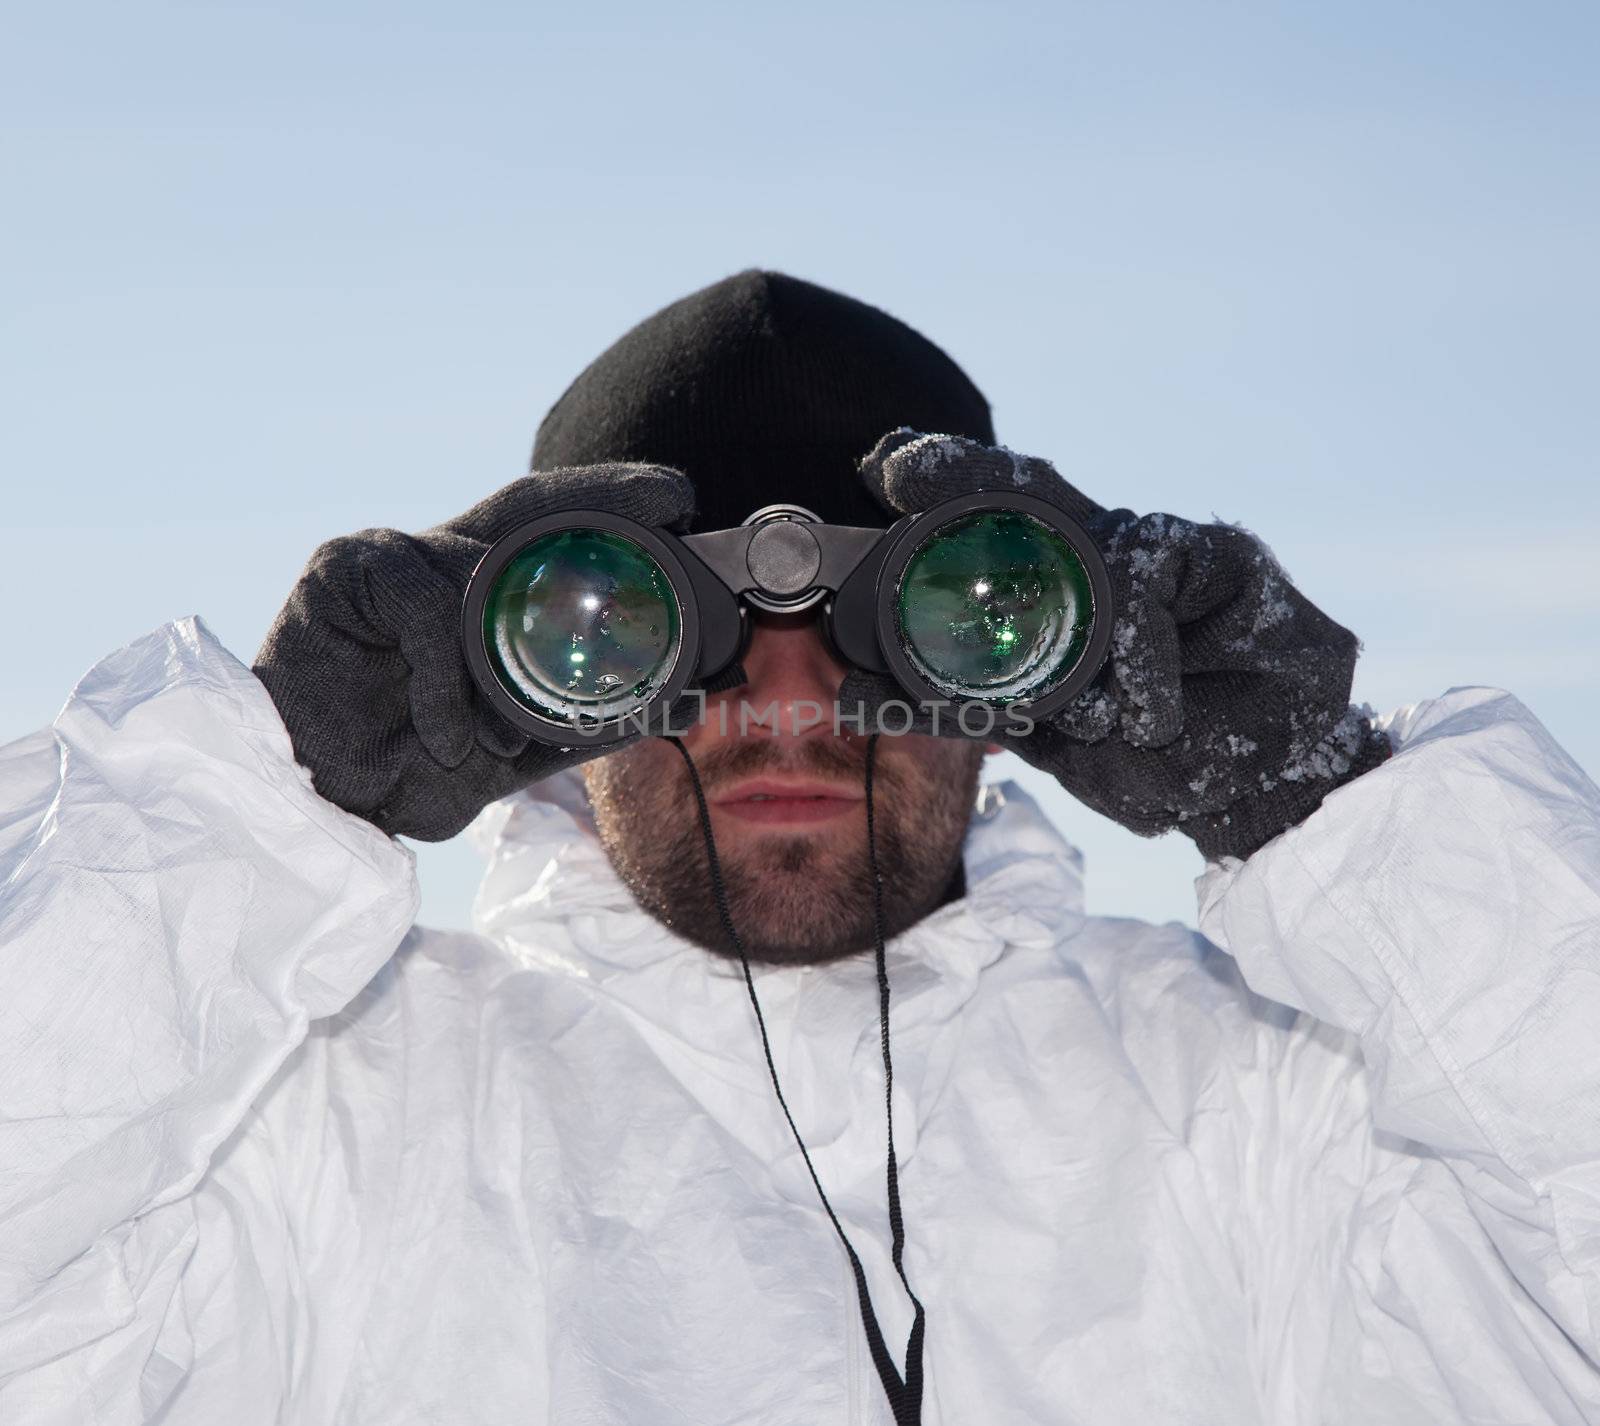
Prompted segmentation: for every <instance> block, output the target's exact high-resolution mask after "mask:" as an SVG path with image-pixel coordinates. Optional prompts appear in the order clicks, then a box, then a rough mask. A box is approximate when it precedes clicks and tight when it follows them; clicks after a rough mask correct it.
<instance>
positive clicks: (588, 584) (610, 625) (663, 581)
mask: <svg viewBox="0 0 1600 1426" xmlns="http://www.w3.org/2000/svg"><path fill="white" fill-rule="evenodd" d="M483 633H484V646H485V648H486V649H487V650H488V652H489V658H490V662H491V665H492V666H493V669H494V672H495V675H496V677H497V678H498V679H499V681H500V682H501V683H502V684H503V685H504V686H505V687H506V688H507V690H508V691H510V692H511V693H512V694H513V695H514V696H515V697H516V698H517V699H518V700H519V701H520V702H522V703H523V704H524V705H526V706H527V707H528V708H530V709H532V710H533V711H534V712H535V713H538V714H541V715H543V716H544V717H547V718H554V719H558V720H560V721H562V722H588V721H591V720H594V719H603V718H616V717H620V716H623V715H625V714H627V713H629V712H631V711H632V710H633V709H634V708H636V707H638V706H639V705H640V704H641V703H642V702H644V701H645V700H646V699H648V698H650V697H651V696H652V695H653V694H654V693H655V692H656V691H657V690H658V689H660V687H661V686H662V685H663V684H664V683H665V682H666V680H667V677H668V675H669V674H670V673H671V672H672V669H673V665H674V664H676V663H677V661H678V653H679V649H680V647H681V643H682V619H681V615H680V612H679V606H678V598H677V595H676V594H674V593H673V589H672V584H671V582H670V581H669V580H668V578H667V576H666V572H665V571H664V570H663V569H662V568H661V566H660V565H659V564H657V563H656V561H655V560H654V559H653V558H652V557H651V556H650V555H649V554H648V553H647V552H646V551H645V549H644V548H643V547H642V546H641V545H639V544H637V543H635V542H634V541H633V540H630V539H628V538H627V537H626V536H624V535H617V534H612V533H610V532H609V531H605V530H592V529H568V530H556V531H553V532H552V533H550V534H547V535H543V536H540V537H539V538H538V539H536V540H534V541H533V542H532V543H531V544H529V545H528V546H527V547H526V548H525V549H523V550H522V551H520V552H519V553H518V554H517V556H516V557H515V558H514V559H513V560H512V561H511V563H510V564H508V565H507V566H506V567H505V569H504V570H503V571H502V572H501V573H500V574H499V576H498V577H497V578H496V579H495V581H494V586H493V588H492V589H491V590H490V592H489V596H488V599H487V601H486V603H485V604H484V610H483Z"/></svg>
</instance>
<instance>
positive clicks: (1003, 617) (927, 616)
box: [895, 510, 1094, 703]
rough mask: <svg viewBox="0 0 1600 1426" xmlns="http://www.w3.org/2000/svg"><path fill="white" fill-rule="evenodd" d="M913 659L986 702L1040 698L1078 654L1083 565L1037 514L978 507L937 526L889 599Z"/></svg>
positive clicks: (1085, 622) (1089, 606) (929, 673)
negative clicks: (895, 597) (892, 603)
mask: <svg viewBox="0 0 1600 1426" xmlns="http://www.w3.org/2000/svg"><path fill="white" fill-rule="evenodd" d="M895 615H896V622H897V625H898V628H899V632H900V639H901V644H902V646H903V647H904V649H905V651H906V654H907V656H908V657H909V658H910V660H911V663H912V666H913V667H914V668H915V669H916V670H917V671H918V672H919V673H920V674H921V675H922V676H923V677H924V678H926V679H927V680H928V682H929V683H931V684H932V685H933V686H934V687H935V688H937V689H938V690H939V691H940V692H942V693H944V694H946V695H948V696H950V697H952V698H962V699H981V700H983V701H984V702H987V703H1012V702H1016V701H1018V700H1020V699H1027V700H1033V699H1037V698H1042V697H1043V696H1044V695H1045V694H1047V693H1049V692H1050V691H1051V690H1052V689H1054V688H1057V687H1059V686H1060V684H1061V682H1062V681H1063V680H1064V679H1065V678H1066V677H1067V675H1068V674H1070V673H1071V672H1072V670H1073V668H1074V667H1075V666H1076V665H1077V662H1078V660H1079V658H1081V657H1082V655H1083V651H1084V647H1085V646H1086V645H1087V643H1088V641H1089V630H1090V626H1091V624H1092V623H1093V620H1094V595H1093V592H1092V590H1091V588H1090V584H1089V574H1088V571H1087V570H1086V569H1085V568H1084V566H1083V561H1082V560H1080V559H1079V558H1078V555H1077V552H1076V551H1075V550H1074V549H1073V548H1072V546H1071V545H1070V544H1068V543H1067V541H1066V540H1065V539H1063V538H1062V537H1061V536H1060V535H1059V534H1057V533H1056V532H1055V531H1054V530H1052V529H1051V528H1050V527H1049V526H1048V525H1046V524H1045V523H1044V522H1043V521H1041V520H1036V519H1035V518H1034V517H1033V516H1032V515H1025V514H1023V513H1021V512H1020V511H1016V510H982V511H978V512H977V513H975V514H972V515H962V516H959V517H957V518H956V519H954V520H952V521H950V522H949V523H948V524H946V525H941V526H940V527H939V528H938V529H937V530H935V531H934V532H933V534H932V535H930V536H929V537H928V538H927V539H926V540H924V541H923V543H922V545H921V546H920V547H919V548H918V549H917V551H916V552H915V553H914V554H913V555H912V556H911V558H910V560H909V561H908V562H907V563H906V567H905V572H904V573H903V574H902V575H901V576H900V587H899V591H898V596H897V599H896V604H895Z"/></svg>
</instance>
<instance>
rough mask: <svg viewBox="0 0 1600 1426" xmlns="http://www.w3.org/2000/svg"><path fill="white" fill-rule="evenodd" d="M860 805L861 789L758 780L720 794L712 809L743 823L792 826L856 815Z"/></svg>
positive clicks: (749, 780) (715, 799) (755, 779)
mask: <svg viewBox="0 0 1600 1426" xmlns="http://www.w3.org/2000/svg"><path fill="white" fill-rule="evenodd" d="M861 801H862V794H861V792H860V791H859V790H858V789H852V788H849V787H845V786H841V785H839V784H837V783H828V782H802V781H791V780H788V779H784V778H774V777H757V778H750V779H747V780H746V781H743V782H737V783H735V784H734V785H733V786H732V787H730V788H728V789H727V791H725V792H719V793H718V794H716V796H714V797H713V798H712V799H711V805H712V806H713V807H714V808H716V809H717V810H718V811H719V812H726V813H727V814H728V815H729V816H730V817H737V818H738V819H739V820H740V821H741V822H760V823H767V824H769V825H770V824H785V825H789V824H795V823H806V822H829V821H832V820H833V819H834V818H835V817H843V816H845V815H846V814H847V813H851V812H855V811H856V810H857V809H859V807H860V806H861Z"/></svg>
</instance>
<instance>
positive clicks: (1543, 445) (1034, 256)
mask: <svg viewBox="0 0 1600 1426" xmlns="http://www.w3.org/2000/svg"><path fill="white" fill-rule="evenodd" d="M1597 74H1600V7H1596V6H1594V5H1590V4H1572V5H1560V4H1538V3H1534V4H1524V5H1517V6H1512V5H1504V4H1448V5H1445V4H1435V5H1428V4H1394V3H1385V4H1350V3H1341V4H1338V5H1285V6H1267V5H1245V4H1222V3H1218V4H1194V3H1191V4H1118V5H1110V4H1106V5H1082V4H1071V3H1050V4H993V3H991V4H985V5H977V4H972V5H964V6H960V5H950V4H939V3H922V4H918V5H916V6H911V5H904V6H872V5H866V6H862V5H858V4H850V5H844V4H833V3H821V4H819V3H807V4H806V5H804V6H793V7H786V8H785V10H784V11H782V12H781V13H780V12H779V11H778V10H777V8H776V7H760V6H755V7H752V6H748V5H736V4H731V3H730V4H725V5H708V4H694V3H677V4H673V5H648V6H647V5H639V4H629V3H623V4H610V5H605V6H580V5H573V4H566V5H561V6H559V7H558V6H552V5H540V4H522V5H513V4H509V3H484V0H465V3H459V2H458V3H452V4H449V5H446V4H443V3H435V4H430V5H416V4H409V3H404V0H400V2H399V3H396V0H386V3H384V4H381V5H380V4H376V3H373V4H352V3H337V0H335V3H322V4H316V5H286V4H281V3H278V4H273V5H270V6H269V5H264V4H260V5H238V4H226V3H223V4H215V3H208V4H200V3H191V4H160V3H149V4H140V5H111V4H105V3H95V4H86V5H74V6H61V5H56V6H49V5H31V6H26V7H23V6H17V7H13V8H12V9H11V10H10V12H9V13H8V22H7V25H6V40H5V43H4V46H3V53H0V115H3V126H4V172H3V189H0V191H3V194H4V200H3V201H4V210H5V211H4V219H3V222H0V329H3V333H4V339H3V344H0V486H3V489H4V495H5V499H4V505H3V508H0V600H3V603H0V608H3V610H4V614H3V616H0V740H4V739H9V738H11V737H14V736H17V735H20V734H22V733H24V732H26V731H28V730H30V729H32V728H34V727H37V726H39V725H41V724H43V723H45V722H47V721H48V720H49V719H50V718H51V716H52V715H53V714H54V712H55V711H56V709H57V708H58V707H59V705H60V703H61V701H62V699H63V698H64V697H65V695H66V694H67V692H68V690H69V689H70V688H71V686H72V684H73V682H74V680H75V679H76V678H77V677H78V676H79V675H80V674H81V673H82V672H83V671H84V670H85V669H86V668H87V667H88V666H89V665H90V664H92V663H93V662H94V661H95V660H96V659H97V658H99V657H100V656H101V655H103V654H105V653H106V652H108V651H110V650H112V649H114V648H116V647H118V646H119V645H121V644H123V643H125V642H127V641H128V640H129V639H131V638H134V637H136V636H137V635H139V634H141V633H143V632H144V631H146V630H148V629H150V628H153V627H154V626H155V625H157V624H159V623H161V622H162V621H164V620H167V619H170V618H173V617H176V616H180V615H184V614H188V613H199V614H201V615H203V616H204V617H205V618H206V620H207V621H208V622H209V623H210V625H211V627H212V628H213V629H214V630H215V631H216V632H217V633H218V634H219V635H220V636H221V638H222V639H223V640H224V642H226V643H227V645H228V646H229V647H230V648H231V649H233V650H234V652H235V653H237V654H238V655H239V656H240V657H241V658H242V659H245V660H246V661H248V660H249V658H250V656H251V655H252V653H253V652H254V650H255V648H256V646H257V644H258V642H259V640H260V638H261V636H262V634H263V633H264V631H265V629H266V627H267V624H268V623H269V621H270V620H271V618H272V615H273V613H274V612H275V610H276V609H277V607H278V605H279V604H280V603H281V601H282V599H283V597H284V595H285V593H286V592H287V591H288V588H289V586H290V584H291V583H292V582H293V580H294V578H295V576H296V574H297V573H298V571H299V569H300V567H301V565H302V564H303V562H304V560H305V558H306V556H307V554H308V553H309V552H310V550H311V549H312V548H313V547H314V546H315V545H316V544H317V543H318V542H320V541H321V540H323V539H325V538H327V537H329V536H331V535H334V534H339V533H342V532H345V531H347V530H352V529H357V528H360V527H362V526H367V525H393V526H398V527H400V528H405V529H414V528H418V527H421V526H425V525H428V524H432V523H434V522H436V521H438V520H440V519H443V518H446V517H448V516H450V515H452V514H454V513H456V512H458V511H459V510H460V509H462V508H463V507H465V506H466V505H468V504H470V503H472V502H473V501H474V500H476V499H478V498H479V497H480V496H482V495H484V494H487V493H488V492H489V491H491V490H493V489H495V488H496V487H498V486H499V485H501V484H503V483H504V482H505V481H507V480H509V479H511V478H513V477H515V476H516V475H518V474H520V473H521V471H522V470H523V468H524V465H525V461H526V455H527V450H528V447H529V444H530V441H531V438H532V434H533V430H534V427H535V426H536V425H537V423H538V420H539V418H540V416H541V415H542V414H543V413H544V411H545V410H546V408H547V407H548V406H549V405H550V403H551V402H552V401H553V400H554V399H555V398H556V396H558V395H559V394H560V392H561V391H562V389H563V388H564V387H565V386H566V384H567V382H568V381H569V380H570V379H571V378H572V376H573V375H575V374H576V373H577V371H578V370H579V369H580V368H581V367H582V366H583V365H584V364H586V363H587V362H588V361H589V360H590V358H592V357H593V356H595V355H596V354H597V353H598V352H599V351H600V350H601V349H602V348H603V347H605V346H606V345H607V344H608V343H609V342H611V341H612V340H613V339H614V338H615V337H616V336H618V335H619V334H620V333H621V332H622V331H623V330H625V329H626V328H627V327H628V326H630V325H632V323H634V322H635V321H637V320H638V319H639V318H641V317H643V316H645V315H646V314H648V313H649V312H651V311H654V310H655V309H656V308H658V307H660V306H662V305H663V304H665V303H666V302H668V301H671V300H672V299H674V298H676V297H679V296H681V295H683V294H684V293H686V292H689V291H691V290H693V289H695V288H697V287H700V286H702V285H704V284H706V283H708V282H711V281H714V280H716V279H718V278H720V277H723V276H726V275H727V274H728V273H730V272H734V271H737V270H738V269H740V268H744V267H750V266H762V267H771V268H777V269H779V270H782V271H786V272H790V273H793V274H795V275H797V276H801V277H806V278H809V279H812V280H814V281H818V282H822V283H824V284H827V285H829V286H833V287H837V288H840V289H842V290H843V291H846V292H848V293H850V294H852V295H854V296H858V297H861V298H864V299H866V300H868V301H870V302H873V303H876V304H877V305H879V306H882V307H885V308H887V309H888V310H889V311H891V312H893V313H895V314H896V315H897V316H900V317H902V318H904V319H905V320H907V321H909V322H910V323H912V325H914V326H916V327H918V328H919V329H921V330H923V331H924V332H926V333H927V334H928V335H929V336H930V337H932V338H933V339H934V340H935V341H937V342H939V343H940V344H941V345H943V346H944V347H945V348H946V349H947V350H948V351H949V352H950V353H951V354H952V355H953V356H954V357H955V358H956V360H957V361H959V362H960V363H961V364H962V365H963V366H964V367H965V368H966V370H967V371H968V372H969V374H970V375H971V376H972V377H973V378H974V379H975V380H976V381H977V382H978V384H979V385H980V386H981V387H982V388H983V389H984V391H985V392H986V393H987V395H988V396H989V398H990V400H991V402H992V404H993V407H994V412H995V419H996V425H997V429H998V431H999V434H1000V437H1001V439H1002V440H1003V441H1005V442H1006V443H1007V444H1008V445H1011V446H1013V447H1014V448H1016V449H1019V450H1023V451H1027V452H1030V453H1034V454H1039V455H1044V456H1048V457H1050V458H1051V459H1053V460H1054V461H1055V462H1056V463H1057V465H1058V466H1059V467H1060V468H1061V469H1062V471H1063V472H1064V473H1066V474H1067V475H1068V476H1069V477H1070V478H1071V479H1073V480H1074V481H1075V482H1076V483H1078V484H1079V485H1080V486H1081V487H1082V488H1083V489H1085V490H1086V491H1087V492H1088V493H1090V494H1092V495H1094V496H1095V497H1097V498H1098V499H1099V500H1101V501H1102V502H1104V503H1107V504H1125V505H1130V506H1133V507H1135V508H1137V509H1140V510H1156V509H1161V510H1170V511H1174V512H1176V513H1179V514H1184V515H1189V516H1193V517H1196V518H1201V519H1205V518H1210V517H1211V516H1213V515H1215V516H1218V517H1220V518H1224V519H1228V520H1234V521H1239V522H1242V523H1244V524H1245V525H1247V526H1249V527H1250V528H1251V529H1253V530H1255V531H1256V532H1257V533H1258V534H1260V535H1261V536H1262V537H1263V538H1264V539H1266V540H1267V542H1268V543H1269V544H1270V545H1272V547H1273V548H1274V550H1275V551H1276V553H1277V554H1278V556H1279V558H1280V559H1281V560H1282V561H1283V563H1284V564H1285V565H1286V566H1287V568H1288V570H1289V572H1290V574H1291V575H1292V576H1293V577H1294V578H1295V580H1296V582H1297V583H1298V584H1299V585H1300V586H1301V587H1302V588H1303V589H1304V590H1305V591H1306V592H1307V593H1308V594H1309V595H1310V596H1311V597H1312V598H1313V599H1314V600H1315V601H1316V602H1317V603H1319V604H1320V605H1322V606H1323V607H1324V608H1325V609H1326V610H1327V611H1328V612H1329V613H1331V614H1332V615H1333V616H1334V617H1336V618H1338V619H1339V620H1340V621H1341V622H1343V623H1345V624H1347V625H1349V626H1350V627H1351V628H1353V629H1355V630H1356V631H1357V633H1359V634H1360V635H1361V636H1362V638H1363V639H1364V641H1365V645H1366V651H1365V654H1364V657H1363V661H1362V664H1361V667H1360V671H1359V673H1358V677H1357V686H1356V694H1357V697H1358V699H1365V700H1370V701H1371V702H1372V703H1373V704H1374V705H1375V706H1377V707H1380V708H1387V707H1393V706H1396V705H1398V704H1402V703H1409V702H1414V701H1417V700H1420V699H1424V698H1429V697H1432V696H1435V695H1437V694H1438V693H1440V692H1442V691H1443V690H1445V689H1447V688H1450V687H1452V686H1454V685H1459V684H1473V683H1487V684H1494V685H1498V686H1501V687H1505V688H1509V689H1511V690H1512V691H1513V692H1515V693H1516V694H1518V695H1519V696H1520V697H1521V698H1522V699H1523V700H1524V701H1525V702H1527V703H1528V704H1530V705H1531V707H1532V708H1533V709H1534V711H1535V712H1536V713H1537V714H1538V715H1539V716H1540V717H1541V718H1542V719H1543V720H1544V721H1545V722H1546V724H1547V725H1548V726H1549V727H1550V728H1551V729H1552V730H1553V731H1554V732H1555V733H1556V735H1557V736H1558V737H1559V738H1560V739H1561V741H1562V742H1563V743H1564V744H1565V745H1566V746H1567V747H1568V749H1569V750H1570V751H1571V752H1572V753H1573V754H1574V756H1576V757H1577V758H1578V760H1579V761H1580V762H1581V763H1582V764H1583V765H1584V766H1585V767H1586V768H1588V769H1589V771H1590V772H1591V773H1594V772H1596V771H1600V720H1597V718H1596V707H1595V705H1596V701H1597V695H1600V646H1597V636H1600V563H1597V556H1596V551H1597V548H1600V488H1597V486H1600V483H1597V481H1596V474H1597V469H1596V467H1597V460H1596V450H1597V447H1600V399H1597V398H1600V383H1597V379H1596V378H1597V360H1596V332H1597V330H1600V280H1597V278H1596V267H1597V263H1596V254H1597V253H1600V193H1597V178H1596V175H1597V173H1600V90H1597V85H1600V81H1597V79H1596V75H1597ZM1036 785H1037V782H1036ZM1047 800H1048V803H1049V806H1050V808H1051V811H1052V813H1053V814H1054V815H1055V816H1056V818H1057V820H1058V821H1059V822H1060V824H1061V825H1062V827H1063V828H1064V830H1065V831H1066V833H1067V835H1068V836H1069V837H1070V838H1071V839H1072V840H1073V841H1074V842H1076V843H1077V844H1078V845H1079V846H1080V847H1082V848H1083V849H1084V851H1085V854H1086V857H1087V859H1088V864H1089V865H1088V895H1089V901H1090V907H1091V909H1092V910H1096V911H1101V912H1108V913H1115V914H1127V915H1138V916H1144V917H1149V918H1152V919H1157V920H1160V919H1165V918H1167V917H1178V918H1182V919H1185V920H1191V921H1192V919H1193V890H1192V886H1191V880H1192V878H1193V876H1194V875H1195V874H1196V873H1197V872H1198V871H1199V865H1200V864H1199V858H1198V855H1197V854H1196V853H1195V852H1194V851H1193V849H1192V847H1191V846H1190V844H1189V843H1188V842H1187V841H1185V840H1184V839H1182V838H1180V837H1177V836H1171V837H1167V838H1164V839H1161V840H1159V841H1156V842H1143V841H1140V840H1138V839H1136V838H1134V837H1132V836H1130V835H1128V834H1126V833H1124V832H1122V831H1121V830H1120V829H1119V828H1116V827H1115V826H1113V825H1111V824H1110V823H1107V822H1105V821H1103V820H1102V819H1100V818H1099V817H1097V816H1095V815H1094V814H1092V813H1090V812H1088V811H1087V810H1086V809H1084V808H1082V807H1081V806H1079V805H1078V804H1077V803H1076V802H1074V801H1072V800H1071V799H1069V798H1068V797H1066V795H1065V794H1063V793H1060V792H1058V791H1056V790H1055V789H1054V788H1053V786H1051V787H1049V788H1047ZM422 862H423V881H424V889H425V904H424V917H425V919H427V920H429V921H431V922H432V923H434V924H443V925H451V924H455V925H460V924H465V921H466V917H467V907H468V905H469V901H470V896H471V890H472V887H473V884H474V882H475V880H476V861H475V858H474V857H473V855H472V853H471V852H470V851H469V850H468V849H467V848H465V846H464V845H461V844H447V845H445V846H443V847H439V848H431V849H425V850H424V851H423V852H422Z"/></svg>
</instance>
